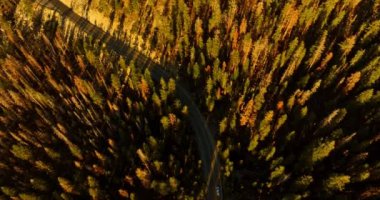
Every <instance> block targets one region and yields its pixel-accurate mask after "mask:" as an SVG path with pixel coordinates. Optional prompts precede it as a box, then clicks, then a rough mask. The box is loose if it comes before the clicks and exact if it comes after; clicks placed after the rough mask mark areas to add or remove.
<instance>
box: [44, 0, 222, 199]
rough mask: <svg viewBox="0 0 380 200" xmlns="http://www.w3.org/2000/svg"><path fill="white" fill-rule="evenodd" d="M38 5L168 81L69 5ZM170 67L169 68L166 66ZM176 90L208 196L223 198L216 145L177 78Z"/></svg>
mask: <svg viewBox="0 0 380 200" xmlns="http://www.w3.org/2000/svg"><path fill="white" fill-rule="evenodd" d="M37 4H38V5H40V6H43V7H45V8H48V9H52V10H55V11H56V12H58V13H60V14H61V15H62V17H63V18H65V19H68V20H70V21H72V22H73V23H74V24H75V26H77V27H78V28H79V30H81V31H82V32H84V33H86V34H87V35H91V36H92V37H93V38H94V39H100V40H101V41H102V42H103V43H104V44H105V45H106V48H107V49H108V50H111V51H114V52H116V53H117V54H119V55H123V56H125V58H126V59H125V60H126V61H127V62H132V61H133V62H134V64H135V66H137V67H144V68H148V69H149V70H150V73H151V77H152V80H154V81H156V82H159V81H160V80H161V78H163V79H165V80H168V79H169V78H170V75H169V73H167V72H166V71H165V70H164V69H163V67H162V66H161V65H160V64H159V63H156V62H155V61H153V60H152V59H150V58H149V57H147V56H146V55H144V54H142V53H141V52H139V51H138V50H136V49H135V48H133V47H131V46H129V45H128V43H126V41H123V40H120V39H118V38H116V37H114V36H112V35H111V34H110V33H108V32H106V31H104V30H103V29H101V28H100V27H98V26H96V25H94V24H92V23H91V22H90V21H88V20H87V19H85V18H83V17H81V16H80V15H78V14H76V13H75V12H73V10H72V9H71V8H69V7H68V6H66V5H65V4H63V3H62V2H61V1H59V0H39V1H37ZM169 69H170V67H169ZM176 93H177V96H178V98H179V99H180V100H181V101H182V103H184V104H185V105H187V107H188V108H189V115H188V120H189V121H190V124H191V126H192V128H193V131H194V132H195V139H196V142H197V146H198V151H199V154H200V157H201V160H202V169H203V177H204V179H205V182H206V187H207V188H206V192H207V199H208V200H214V199H222V198H223V197H222V196H223V195H222V186H221V180H220V165H219V160H218V157H217V150H216V147H215V140H214V138H213V135H212V134H211V131H210V129H209V127H208V125H207V122H206V121H205V119H204V117H203V116H202V114H201V112H200V111H199V109H198V107H197V105H196V104H195V103H194V101H193V100H192V99H191V96H190V93H189V92H188V91H187V90H186V89H185V88H184V87H182V86H181V84H180V83H179V82H178V81H176Z"/></svg>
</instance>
